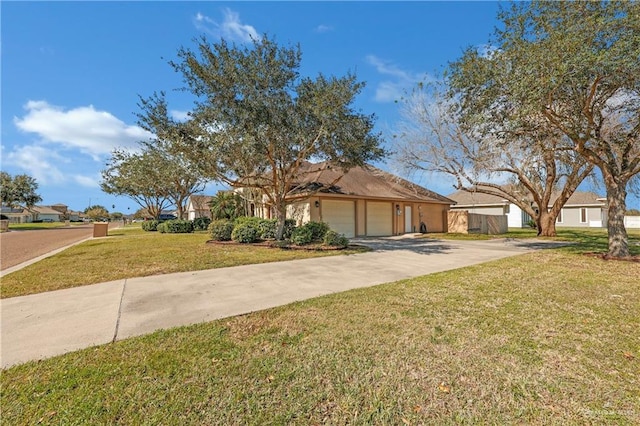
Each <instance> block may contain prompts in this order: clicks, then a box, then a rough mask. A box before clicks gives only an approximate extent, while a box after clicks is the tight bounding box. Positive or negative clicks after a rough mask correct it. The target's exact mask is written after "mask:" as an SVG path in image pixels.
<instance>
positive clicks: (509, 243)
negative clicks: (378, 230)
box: [350, 234, 573, 254]
mask: <svg viewBox="0 0 640 426" xmlns="http://www.w3.org/2000/svg"><path fill="white" fill-rule="evenodd" d="M350 241H351V244H354V245H360V246H365V247H369V248H371V249H372V250H374V251H379V252H381V251H398V250H405V251H410V252H413V253H417V254H436V253H453V252H454V251H455V250H460V249H461V248H463V247H475V248H478V249H482V248H486V249H488V250H505V251H523V252H524V251H532V250H542V249H551V248H558V247H564V246H567V245H571V244H573V243H571V242H567V241H550V240H542V239H534V238H527V239H517V238H495V239H491V240H440V239H434V238H428V237H422V235H421V234H406V235H398V236H393V237H358V238H352V239H351V240H350Z"/></svg>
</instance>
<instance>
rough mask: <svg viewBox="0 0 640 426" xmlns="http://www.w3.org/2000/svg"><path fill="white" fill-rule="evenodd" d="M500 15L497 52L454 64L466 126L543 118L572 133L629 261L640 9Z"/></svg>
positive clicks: (499, 129)
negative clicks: (601, 189)
mask: <svg viewBox="0 0 640 426" xmlns="http://www.w3.org/2000/svg"><path fill="white" fill-rule="evenodd" d="M499 17H500V19H501V23H502V26H501V28H500V29H498V30H497V31H496V38H495V40H494V41H492V42H491V46H492V49H491V50H490V51H489V52H487V51H486V50H484V51H482V50H480V49H474V48H471V49H468V50H467V51H466V52H465V53H464V55H463V56H462V58H461V59H459V60H458V61H456V62H455V63H453V64H451V67H450V76H449V77H450V82H451V86H452V87H453V89H454V91H453V95H454V96H456V97H457V99H459V100H460V106H461V109H460V111H461V115H462V117H463V119H464V123H465V124H466V125H467V126H469V127H475V128H481V129H482V130H483V132H484V133H485V134H487V133H489V134H494V135H498V136H499V135H507V134H509V133H517V132H527V131H528V130H529V129H530V128H531V127H533V125H535V123H540V122H543V123H545V125H548V126H549V127H550V128H552V129H554V130H555V131H557V132H559V133H560V134H562V135H563V136H565V137H566V139H567V141H568V146H569V147H570V148H571V149H573V150H574V151H575V152H577V153H578V154H580V155H581V156H582V157H583V158H584V159H585V160H586V161H588V162H589V163H590V164H592V165H594V166H595V167H597V168H598V169H599V171H600V172H601V174H602V177H603V179H604V183H605V186H606V189H607V199H608V212H609V213H608V231H609V255H611V256H616V257H623V256H627V255H628V254H629V250H628V239H627V233H626V230H625V228H624V220H623V218H624V211H625V198H626V194H627V188H628V184H629V182H630V181H631V180H632V179H633V178H634V176H636V175H637V174H638V173H640V142H639V138H638V135H639V133H640V108H639V107H640V73H639V72H638V70H639V69H640V3H638V2H633V1H630V2H624V1H593V2H547V1H534V2H514V3H512V4H511V6H510V7H508V8H506V9H504V10H502V11H501V13H500V16H499ZM505 149H509V148H508V145H506V146H505Z"/></svg>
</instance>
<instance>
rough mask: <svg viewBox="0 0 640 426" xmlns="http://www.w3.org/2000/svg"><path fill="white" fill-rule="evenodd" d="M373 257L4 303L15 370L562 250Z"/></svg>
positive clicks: (416, 249) (499, 247)
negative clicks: (180, 329) (132, 340)
mask: <svg viewBox="0 0 640 426" xmlns="http://www.w3.org/2000/svg"><path fill="white" fill-rule="evenodd" d="M352 242H354V243H359V244H365V245H368V246H370V247H372V248H374V251H372V252H369V253H362V254H356V255H349V256H335V257H322V258H315V259H305V260H294V261H287V262H277V263H267V264H260V265H246V266H237V267H231V268H223V269H212V270H206V271H197V272H184V273H177V274H168V275H159V276H152V277H144V278H130V279H125V280H120V281H113V282H107V283H101V284H95V285H89V286H84V287H76V288H70V289H65V290H58V291H52V292H48V293H42V294H34V295H30V296H22V297H14V298H9V299H2V300H0V309H1V320H2V322H1V330H2V337H1V345H2V346H1V349H0V354H1V358H2V359H1V365H2V368H7V367H10V366H12V365H15V364H20V363H24V362H27V361H31V360H37V359H44V358H48V357H52V356H55V355H59V354H64V353H67V352H71V351H74V350H78V349H82V348H86V347H89V346H93V345H100V344H104V343H109V342H114V341H116V340H121V339H126V338H128V337H132V336H138V335H143V334H147V333H151V332H153V331H155V330H158V329H163V328H170V327H176V326H181V325H187V324H195V323H200V322H205V321H212V320H215V319H219V318H224V317H229V316H234V315H240V314H246V313H249V312H253V311H258V310H263V309H267V308H272V307H275V306H280V305H285V304H288V303H291V302H295V301H299V300H304V299H309V298H313V297H317V296H321V295H325V294H330V293H336V292H342V291H346V290H350V289H354V288H360V287H369V286H374V285H377V284H381V283H387V282H392V281H396V280H400V279H404V278H410V277H416V276H420V275H426V274H431V273H435V272H440V271H445V270H450V269H456V268H460V267H464V266H469V265H474V264H478V263H482V262H487V261H490V260H495V259H501V258H504V257H509V256H514V255H518V254H522V253H526V252H530V251H533V250H538V249H541V248H545V247H556V246H557V244H556V243H550V242H545V241H536V240H521V241H514V240H504V239H502V240H490V241H442V240H430V239H414V238H406V237H405V238H397V237H396V238H393V237H392V238H379V239H356V240H352Z"/></svg>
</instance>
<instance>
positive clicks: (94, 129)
mask: <svg viewBox="0 0 640 426" xmlns="http://www.w3.org/2000/svg"><path fill="white" fill-rule="evenodd" d="M25 109H26V111H27V113H26V114H25V115H24V116H23V117H20V118H18V117H14V119H13V121H14V123H15V125H16V126H17V127H18V128H19V129H20V130H22V131H24V132H29V133H35V134H37V135H38V136H39V137H40V138H41V141H42V142H46V143H50V144H55V145H60V146H62V147H63V148H67V149H77V150H79V151H80V152H82V153H85V154H88V155H90V156H92V157H93V158H94V160H96V161H99V160H100V159H101V157H102V156H104V155H107V154H109V153H111V152H112V151H113V150H114V149H115V148H132V147H134V146H135V145H136V144H137V142H138V141H141V140H147V139H149V138H150V137H151V134H150V133H148V132H147V131H145V130H144V129H142V128H140V127H138V126H131V125H128V124H126V123H124V122H123V121H121V120H119V119H118V118H117V117H115V116H114V115H112V114H111V113H109V112H106V111H98V110H96V109H95V108H94V107H93V105H89V106H81V107H77V108H73V109H69V110H65V109H63V108H61V107H58V106H55V105H51V104H49V103H48V102H46V101H29V102H27V104H26V105H25Z"/></svg>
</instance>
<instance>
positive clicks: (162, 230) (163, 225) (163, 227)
mask: <svg viewBox="0 0 640 426" xmlns="http://www.w3.org/2000/svg"><path fill="white" fill-rule="evenodd" d="M156 231H157V232H159V233H161V234H166V233H167V232H168V231H167V222H160V223H159V224H158V226H156Z"/></svg>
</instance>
